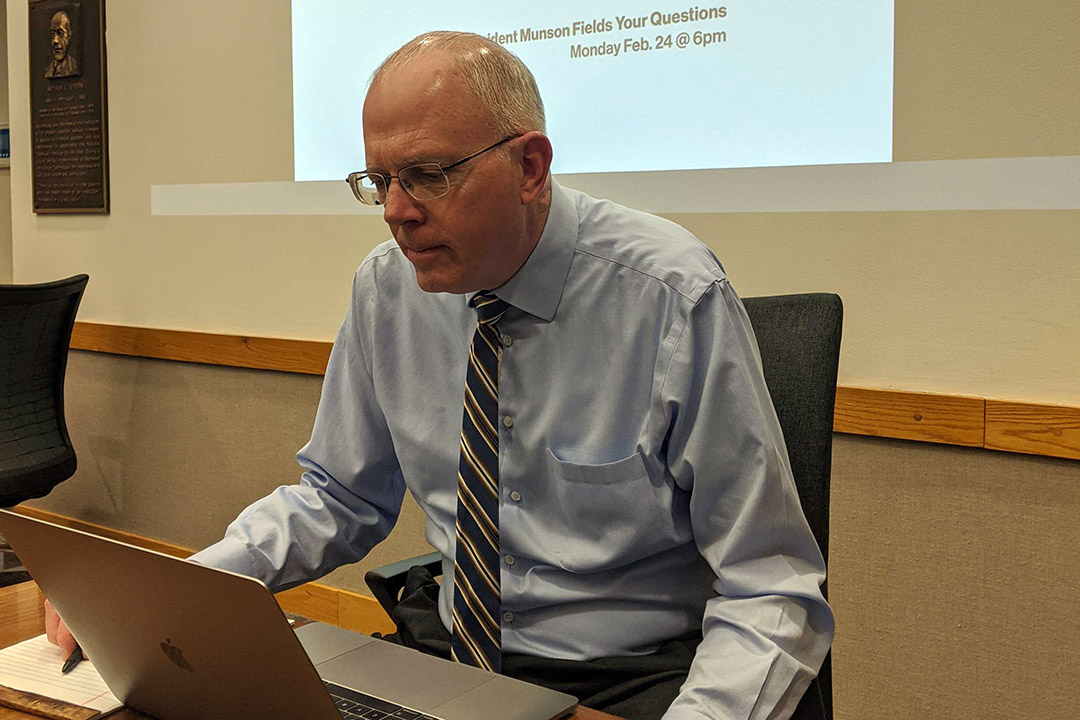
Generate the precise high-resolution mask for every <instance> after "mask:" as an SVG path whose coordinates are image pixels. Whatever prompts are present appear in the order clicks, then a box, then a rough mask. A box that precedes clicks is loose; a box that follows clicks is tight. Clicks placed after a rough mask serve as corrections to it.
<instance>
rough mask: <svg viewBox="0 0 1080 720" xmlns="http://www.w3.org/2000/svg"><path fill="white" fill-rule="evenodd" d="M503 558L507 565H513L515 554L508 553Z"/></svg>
mask: <svg viewBox="0 0 1080 720" xmlns="http://www.w3.org/2000/svg"><path fill="white" fill-rule="evenodd" d="M503 560H504V561H505V562H506V564H507V565H513V564H514V556H513V555H506V556H505V557H503Z"/></svg>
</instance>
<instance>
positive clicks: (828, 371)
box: [364, 293, 844, 720]
mask: <svg viewBox="0 0 1080 720" xmlns="http://www.w3.org/2000/svg"><path fill="white" fill-rule="evenodd" d="M743 305H744V306H745V307H746V312H747V314H748V315H749V316H750V324H751V325H752V326H753V328H754V334H755V335H756V336H757V343H758V349H759V350H760V352H761V365H762V368H763V370H764V373H765V382H766V384H767V385H768V386H769V395H770V396H771V398H772V401H773V407H774V408H775V409H776V415H777V418H779V420H780V427H781V429H782V430H783V432H784V442H785V443H786V444H787V449H788V456H789V459H790V461H791V471H792V474H793V475H794V476H795V485H796V487H797V488H798V491H799V501H800V503H801V504H802V508H803V513H804V514H805V515H806V520H807V522H808V523H809V525H810V530H811V531H812V532H813V533H814V538H815V539H816V540H817V542H818V546H819V547H820V548H821V554H822V555H823V556H824V557H825V559H826V561H828V558H829V482H830V477H831V473H832V428H833V408H834V405H835V402H836V375H837V369H838V365H839V361H840V336H841V330H842V327H843V318H844V307H843V303H842V302H841V301H840V296H838V295H834V294H829V293H809V294H800V295H774V296H766V297H755V298H746V299H744V300H743ZM417 565H422V566H424V567H426V568H427V569H428V570H429V571H430V572H431V574H432V575H435V576H437V575H438V574H439V573H440V572H442V555H440V554H439V553H437V552H435V553H428V554H427V555H421V556H419V557H415V558H410V559H408V560H402V561H401V562H397V563H393V564H391V565H386V566H384V567H381V568H376V569H375V570H370V571H368V572H367V574H366V575H365V576H364V581H365V582H366V583H367V585H368V587H369V588H370V589H371V593H372V595H374V596H375V599H376V600H378V601H379V604H380V605H381V606H382V607H383V609H384V610H386V612H387V614H390V613H391V611H392V610H393V609H394V607H395V606H396V605H397V603H398V601H399V600H400V595H401V591H402V589H403V588H404V587H405V578H406V575H407V574H408V571H409V569H410V568H412V567H414V566H417ZM822 591H823V592H824V591H825V589H824V588H823V589H822ZM792 719H793V720H832V663H831V657H830V656H826V658H825V661H824V663H823V664H822V666H821V671H820V672H819V673H818V676H817V678H815V679H814V681H813V682H812V683H811V685H810V687H809V688H808V689H807V691H806V694H805V695H804V696H803V699H802V701H801V702H800V703H799V706H798V708H797V709H796V711H795V714H794V715H793V716H792Z"/></svg>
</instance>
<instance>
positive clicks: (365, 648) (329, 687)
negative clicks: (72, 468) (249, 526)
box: [0, 510, 577, 720]
mask: <svg viewBox="0 0 1080 720" xmlns="http://www.w3.org/2000/svg"><path fill="white" fill-rule="evenodd" d="M0 534H2V535H3V536H4V537H5V538H7V540H8V542H9V543H10V544H11V546H12V548H13V549H14V550H15V552H16V553H17V554H18V556H19V558H20V559H21V560H22V561H23V564H24V565H25V566H26V569H27V570H28V571H29V572H30V574H31V575H32V576H33V578H34V580H35V581H37V584H38V585H39V586H40V587H41V589H42V591H43V592H44V593H45V594H46V595H47V596H48V598H49V600H50V601H51V602H52V603H53V605H54V606H56V609H57V611H58V612H59V613H60V615H61V617H63V618H64V622H65V623H67V625H68V627H69V628H70V629H71V631H72V633H73V634H74V635H75V637H76V638H77V639H78V640H79V644H80V645H81V646H82V648H83V650H84V651H85V652H86V655H87V656H88V657H90V658H91V659H92V660H93V663H94V667H96V668H97V670H98V672H100V673H101V677H102V679H104V681H105V683H106V684H107V685H108V686H109V689H110V690H112V692H113V694H114V695H116V697H118V698H119V699H120V700H121V701H123V702H124V703H125V704H126V705H127V706H129V707H131V708H134V709H135V710H139V711H141V712H145V713H148V714H150V715H153V716H154V717H157V718H160V720H196V719H199V720H202V719H204V718H207V717H221V718H230V719H235V720H242V719H243V718H258V720H266V719H267V718H305V719H310V720H340V718H342V717H346V718H349V717H350V713H353V712H354V711H357V710H359V709H360V707H363V706H365V703H366V707H368V708H374V710H375V714H371V712H370V711H369V710H360V712H359V713H356V714H355V715H353V716H354V717H364V718H380V717H383V718H387V719H388V720H389V719H390V718H393V720H399V719H406V720H420V719H421V718H424V717H425V716H426V717H428V718H439V719H440V720H475V719H476V718H492V719H494V720H551V719H552V718H557V717H561V716H563V715H565V714H567V713H568V712H570V711H571V710H573V709H574V707H575V706H576V704H577V700H576V699H575V698H573V697H571V696H570V695H565V694H563V693H559V692H555V691H552V690H548V689H546V688H541V687H537V686H535V685H530V684H528V683H525V682H521V681H519V680H514V679H512V678H508V677H505V676H502V675H496V674H493V673H489V672H486V671H484V670H479V669H477V668H473V667H468V666H465V665H460V664H458V663H454V662H450V661H447V660H442V659H440V658H436V657H432V656H429V655H424V654H423V653H420V652H418V651H416V650H410V649H407V648H403V647H401V646H398V645H394V644H392V643H389V642H385V641H383V640H376V639H373V638H370V637H368V636H367V635H362V634H360V633H354V632H349V631H347V630H342V629H340V628H337V627H333V626H331V625H324V624H322V623H311V624H308V625H304V626H303V627H301V628H299V629H298V630H296V631H295V632H294V631H293V629H292V628H291V627H290V626H289V623H288V621H287V620H286V619H285V616H284V614H283V613H282V612H281V609H280V608H279V607H278V604H277V602H276V601H275V600H274V596H273V595H272V594H271V593H270V591H269V589H267V587H266V585H264V584H263V583H261V582H260V581H258V580H253V579H252V578H249V577H245V576H243V575H237V574H235V573H230V572H226V571H223V570H216V569H213V568H208V567H204V566H201V565H197V564H195V563H190V562H188V561H186V560H180V559H177V558H174V557H170V556H168V555H163V554H161V553H156V552H152V551H150V550H143V549H141V548H137V547H133V546H131V545H126V544H124V543H120V542H115V541H113V540H106V539H104V538H100V537H97V536H96V535H90V534H89V533H84V532H80V531H78V530H71V529H69V528H64V527H61V526H59V525H54V524H52V523H47V522H43V521H41V520H35V519H32V518H28V517H24V516H21V515H17V514H15V513H11V512H8V511H6V510H0ZM324 681H325V682H326V683H327V684H324ZM335 686H338V687H335ZM332 694H333V695H334V696H335V697H332V696H331V695H332ZM379 713H383V714H382V715H380V714H379Z"/></svg>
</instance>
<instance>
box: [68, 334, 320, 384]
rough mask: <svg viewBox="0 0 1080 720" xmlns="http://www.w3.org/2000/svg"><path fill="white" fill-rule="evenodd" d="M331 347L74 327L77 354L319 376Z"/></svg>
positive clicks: (307, 342)
mask: <svg viewBox="0 0 1080 720" xmlns="http://www.w3.org/2000/svg"><path fill="white" fill-rule="evenodd" d="M331 345H332V344H331V343H327V342H314V341H311V340H283V339H279V338H266V337H247V336H242V335H215V334H211V333H201V332H188V331H186V330H158V329H154V328H139V327H127V326H124V325H102V324H98V323H84V322H77V323H75V328H74V330H73V331H72V333H71V347H72V348H74V349H76V350H91V351H94V352H103V353H112V354H114V355H132V356H135V357H148V358H159V359H162V360H180V361H183V362H194V363H206V364H209V365H227V366H230V367H242V368H255V369H258V370H278V371H284V372H295V373H304V374H307V375H322V374H323V373H324V372H326V363H327V361H328V360H329V359H330V348H331Z"/></svg>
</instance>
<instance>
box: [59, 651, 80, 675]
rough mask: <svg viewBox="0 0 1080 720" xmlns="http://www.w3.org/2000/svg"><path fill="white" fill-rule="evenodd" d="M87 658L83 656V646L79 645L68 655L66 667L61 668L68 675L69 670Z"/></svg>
mask: <svg viewBox="0 0 1080 720" xmlns="http://www.w3.org/2000/svg"><path fill="white" fill-rule="evenodd" d="M85 659H86V658H85V657H84V656H83V651H82V648H81V647H79V646H78V645H76V646H75V649H74V650H72V651H71V654H70V655H68V657H67V660H65V661H64V667H62V668H60V672H61V673H63V674H64V675H67V674H68V673H69V672H71V671H72V670H74V669H75V666H76V665H78V664H79V663H81V662H82V661H83V660H85Z"/></svg>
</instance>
